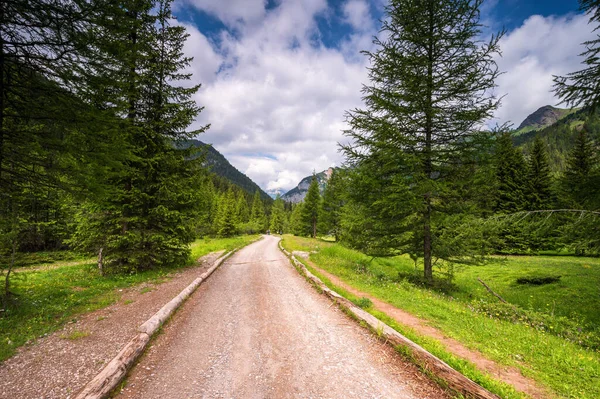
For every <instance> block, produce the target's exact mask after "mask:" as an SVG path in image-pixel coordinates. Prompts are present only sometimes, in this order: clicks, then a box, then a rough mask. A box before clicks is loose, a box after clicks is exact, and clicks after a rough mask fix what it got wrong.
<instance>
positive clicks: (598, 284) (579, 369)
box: [283, 236, 600, 398]
mask: <svg viewBox="0 0 600 399" xmlns="http://www.w3.org/2000/svg"><path fill="white" fill-rule="evenodd" d="M283 245H284V247H285V248H286V249H288V250H301V251H313V252H316V253H313V254H311V257H310V259H311V261H312V262H314V263H315V265H317V266H318V267H320V268H322V269H324V270H326V271H328V272H330V273H333V274H335V275H337V276H339V277H340V278H341V279H342V280H343V281H344V282H346V283H347V284H349V285H351V286H353V287H355V288H357V289H359V290H361V291H363V292H366V293H368V294H370V295H373V296H375V297H377V298H380V299H382V300H384V301H386V302H388V303H390V304H392V305H394V306H396V307H398V308H401V309H404V310H406V311H409V312H411V313H413V314H415V315H417V316H419V317H421V318H423V319H425V320H427V321H428V323H429V324H430V325H432V326H435V327H437V328H439V329H440V330H441V331H443V332H444V334H446V335H447V336H449V337H452V338H454V339H456V340H458V341H460V342H462V343H463V344H464V345H466V346H468V347H470V348H472V349H476V350H479V351H480V352H481V353H483V354H484V355H485V356H487V357H488V358H490V359H493V360H495V361H497V362H498V363H500V364H504V365H507V366H514V367H517V368H519V369H520V370H521V372H522V373H523V374H524V375H525V376H528V377H531V378H533V379H534V380H536V381H538V382H539V383H540V384H541V385H542V386H545V387H547V388H549V389H550V390H551V391H552V392H554V393H555V394H556V396H557V397H564V398H598V397H600V345H599V342H600V340H599V339H598V337H599V334H600V332H599V326H600V323H599V322H600V312H599V311H598V309H600V295H599V293H600V259H598V258H578V257H571V256H561V257H552V256H521V257H504V258H500V257H498V258H494V259H492V260H491V261H490V262H488V263H487V264H486V265H483V266H460V267H457V268H456V269H455V270H454V279H453V284H452V285H450V284H442V285H440V287H438V289H435V290H434V289H427V288H425V287H423V286H421V285H419V284H418V279H416V278H412V276H414V275H415V273H416V272H419V273H420V270H415V265H414V263H413V262H412V261H411V260H410V259H409V258H408V257H404V256H400V257H393V258H371V257H368V256H366V255H364V254H361V253H359V252H357V251H354V250H350V249H347V248H345V247H343V246H341V245H337V244H332V243H329V242H325V241H322V240H311V239H305V238H299V237H293V236H285V237H284V242H283ZM558 276H560V278H558V279H557V277H558ZM548 277H550V279H549V280H548V281H554V280H556V281H554V282H550V283H547V284H542V285H536V284H535V283H539V282H540V281H542V282H545V281H547V280H545V278H548ZM552 277H553V278H552ZM477 278H480V279H481V280H482V281H484V282H485V283H486V284H488V285H489V286H490V287H491V288H492V289H493V290H494V291H495V292H496V293H498V294H499V295H500V296H502V297H503V298H504V299H505V300H506V301H508V302H509V303H510V305H505V304H502V303H501V302H500V301H499V300H498V299H497V298H495V297H494V296H492V295H491V294H490V293H488V291H487V290H486V289H485V288H484V287H483V286H482V285H481V284H480V283H479V282H478V281H477ZM518 279H524V281H525V283H523V281H521V283H518V282H517V280H518ZM532 282H533V284H532ZM329 284H331V283H329ZM340 293H342V294H344V293H343V292H340ZM350 299H355V298H350ZM370 311H371V312H372V313H373V314H375V315H376V316H379V317H382V318H385V315H382V314H377V313H378V312H375V311H373V310H372V309H371V310H370ZM388 321H389V320H388ZM399 328H401V327H399ZM401 332H403V333H407V334H408V335H410V336H411V338H412V339H415V340H416V341H417V342H419V343H420V344H422V345H423V346H424V347H426V348H427V349H428V350H430V351H432V352H434V353H436V354H437V355H438V356H440V357H442V359H444V360H446V361H448V362H449V363H450V364H452V365H453V366H454V367H457V366H456V365H457V363H460V362H457V361H456V359H454V360H452V359H450V358H449V355H448V354H447V353H446V354H444V351H443V349H442V348H439V343H437V344H436V343H435V342H433V341H434V340H431V339H423V338H419V337H415V333H414V332H410V331H409V332H407V331H406V329H403V331H401ZM436 351H437V352H436ZM458 366H459V367H457V368H459V369H460V368H461V367H463V366H461V365H460V364H459V365H458ZM464 367H466V369H469V367H470V366H464ZM460 371H462V372H464V370H462V369H461V370H460ZM465 374H467V375H469V372H468V370H467V372H465ZM469 376H470V377H472V378H474V379H475V380H477V379H478V378H480V377H477V375H475V376H474V377H473V374H471V375H469ZM478 382H481V380H480V381H478ZM482 385H484V386H486V384H485V383H483V384H482ZM486 387H487V388H488V389H491V390H493V391H495V392H497V393H499V394H501V396H503V397H513V394H509V393H508V392H506V393H501V392H500V391H499V388H494V387H493V386H490V385H489V384H488V385H487V386H486ZM516 397H518V396H516Z"/></svg>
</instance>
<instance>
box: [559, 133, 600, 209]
mask: <svg viewBox="0 0 600 399" xmlns="http://www.w3.org/2000/svg"><path fill="white" fill-rule="evenodd" d="M599 161H600V160H599V159H598V155H597V153H596V151H594V143H593V142H592V140H590V138H589V136H588V134H587V132H586V130H585V129H581V130H580V131H579V133H578V134H577V136H576V138H575V146H574V147H573V149H572V150H571V152H570V154H569V157H568V158H567V168H566V170H565V173H564V176H563V178H562V181H561V188H562V191H563V196H564V197H566V198H568V200H567V204H566V205H567V206H568V207H572V208H576V209H590V210H593V209H597V208H596V207H598V206H600V200H599V199H598V198H600V185H599V183H600V179H599V178H598V177H597V176H598V175H600V168H599V167H598V163H599Z"/></svg>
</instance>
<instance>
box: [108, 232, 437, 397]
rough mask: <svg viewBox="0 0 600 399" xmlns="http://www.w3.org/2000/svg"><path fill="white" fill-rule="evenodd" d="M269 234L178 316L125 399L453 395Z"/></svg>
mask: <svg viewBox="0 0 600 399" xmlns="http://www.w3.org/2000/svg"><path fill="white" fill-rule="evenodd" d="M277 241H278V238H276V237H272V236H266V237H265V238H264V239H263V240H261V241H258V242H256V243H254V244H252V245H250V246H248V247H246V248H244V249H243V250H241V251H239V252H238V253H236V254H235V255H234V256H233V257H231V258H230V259H229V260H228V261H227V262H225V263H224V264H223V265H222V266H221V267H220V268H219V269H218V270H217V271H216V272H215V273H214V274H213V275H212V277H211V278H210V279H209V280H208V281H206V282H205V283H204V284H203V285H202V286H201V287H200V288H199V289H198V290H197V291H196V292H195V293H194V295H193V296H192V298H190V299H189V300H188V302H187V303H186V304H184V305H183V307H182V308H181V309H180V310H179V311H178V312H177V313H176V315H175V316H174V318H173V320H171V322H169V323H168V324H167V325H166V326H165V327H164V329H163V332H162V334H160V336H159V337H158V338H157V339H156V340H155V341H154V343H153V344H152V347H151V348H150V349H149V351H148V353H147V354H146V355H145V356H144V357H143V358H142V360H141V361H140V362H139V364H138V365H137V366H136V367H135V368H134V370H133V371H132V373H131V375H130V376H129V377H128V380H127V384H126V386H125V388H124V389H123V390H122V392H121V394H120V396H119V397H120V398H290V397H294V398H444V397H447V396H446V394H445V393H444V392H443V391H442V390H441V389H440V388H439V387H437V386H436V385H434V384H433V383H431V382H430V381H429V380H428V379H426V378H425V377H424V376H423V375H422V374H420V373H419V372H418V371H417V370H416V369H415V368H414V366H412V365H410V364H407V363H405V362H403V361H402V359H401V358H400V357H399V356H398V355H397V354H396V353H395V352H394V351H393V350H391V349H390V348H389V347H387V346H385V345H384V344H382V343H379V342H378V341H377V340H375V339H374V337H373V336H372V335H371V334H370V333H368V332H367V331H366V330H364V329H363V328H361V327H360V326H358V325H357V324H356V323H355V322H354V321H352V320H350V319H349V318H348V317H347V316H346V315H344V314H343V313H341V312H340V311H339V310H338V309H337V307H336V306H332V304H331V302H329V301H328V300H327V299H326V298H325V297H324V296H322V295H319V294H318V293H317V292H316V291H315V290H314V289H313V288H312V287H311V286H310V285H309V284H308V283H307V282H306V281H305V280H304V279H303V278H302V277H301V276H300V275H299V274H298V273H297V272H296V270H294V269H293V267H292V266H291V265H290V263H289V261H288V260H287V258H285V256H284V255H283V254H282V253H281V252H280V251H279V249H278V248H277Z"/></svg>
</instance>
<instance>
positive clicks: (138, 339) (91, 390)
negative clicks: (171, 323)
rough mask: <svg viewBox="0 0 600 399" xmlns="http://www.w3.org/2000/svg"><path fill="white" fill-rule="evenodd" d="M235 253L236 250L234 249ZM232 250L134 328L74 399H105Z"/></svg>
mask: <svg viewBox="0 0 600 399" xmlns="http://www.w3.org/2000/svg"><path fill="white" fill-rule="evenodd" d="M236 250H237V249H236ZM236 250H233V251H230V252H228V253H226V254H225V255H223V256H221V257H220V258H219V259H217V260H216V261H215V263H214V264H213V265H212V266H211V267H210V268H209V269H208V270H207V271H206V272H204V273H202V274H201V275H200V277H198V278H197V279H195V280H194V281H193V282H192V283H191V284H190V285H188V286H187V287H186V288H185V289H184V290H183V291H181V292H180V293H179V295H177V296H176V297H175V298H173V299H171V300H170V301H169V302H168V303H167V304H166V305H165V306H163V307H162V308H161V309H160V310H159V311H158V312H156V313H155V314H154V316H152V317H151V318H149V319H148V320H147V321H146V322H145V323H144V324H142V325H141V326H139V327H138V334H137V335H136V336H135V337H133V338H132V339H131V341H129V343H128V344H127V345H125V346H124V347H123V349H122V350H121V352H119V354H118V355H117V356H115V357H114V358H113V359H112V360H111V361H110V362H109V363H108V364H107V365H106V367H104V369H102V371H101V372H100V373H98V375H96V377H94V379H93V380H91V381H90V382H88V383H87V384H86V386H85V387H83V388H82V390H81V391H80V392H79V394H78V395H77V396H76V397H75V399H105V398H108V396H109V395H110V393H111V392H112V391H113V390H114V389H115V388H116V387H117V385H119V383H120V382H121V381H122V380H123V378H125V376H126V375H127V372H129V370H130V369H131V367H132V366H133V365H134V364H135V361H136V360H137V359H138V358H139V357H140V355H141V354H142V353H144V349H145V348H146V346H147V345H148V343H149V342H150V338H151V337H152V335H153V334H154V333H156V331H158V329H159V328H160V326H161V325H162V324H163V323H164V322H165V321H166V320H167V319H168V318H169V317H171V315H172V314H173V312H175V310H177V308H178V307H179V306H181V304H182V303H183V302H185V300H186V299H187V298H188V297H189V296H190V295H191V294H192V293H193V292H194V291H195V290H196V288H198V286H199V285H200V284H201V283H202V282H203V281H204V280H206V279H207V278H208V277H209V276H210V275H211V274H212V273H213V272H214V271H215V270H216V269H217V268H218V267H219V266H220V265H221V264H222V263H223V262H224V261H225V260H226V259H227V258H229V257H230V256H231V255H232V254H233V253H234V252H235V251H236Z"/></svg>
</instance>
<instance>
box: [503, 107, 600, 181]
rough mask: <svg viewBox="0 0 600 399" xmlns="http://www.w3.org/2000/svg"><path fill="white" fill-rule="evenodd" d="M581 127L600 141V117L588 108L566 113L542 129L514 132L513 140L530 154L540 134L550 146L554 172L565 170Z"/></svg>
mask: <svg viewBox="0 0 600 399" xmlns="http://www.w3.org/2000/svg"><path fill="white" fill-rule="evenodd" d="M581 129H586V131H587V132H588V134H589V135H590V137H591V138H592V139H593V140H594V141H595V142H596V143H598V142H600V117H599V116H598V115H597V114H592V115H590V114H589V111H588V110H587V109H580V110H576V111H574V112H570V113H568V114H565V116H564V117H563V118H562V119H560V120H558V121H557V122H555V123H553V124H552V125H550V126H547V127H544V128H542V129H534V130H531V128H529V131H523V130H521V131H519V130H517V131H515V132H514V133H513V141H514V143H515V145H517V146H519V147H521V148H523V150H524V152H525V153H526V154H528V153H529V149H530V147H531V145H532V143H533V140H534V139H535V136H536V135H540V137H541V138H542V140H543V141H544V142H545V143H546V145H547V146H548V153H549V155H550V166H551V168H552V170H553V171H554V172H558V171H562V170H564V168H565V161H566V158H567V154H568V153H569V151H570V150H571V149H572V148H573V143H574V142H575V136H576V134H577V132H578V131H579V130H581Z"/></svg>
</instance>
